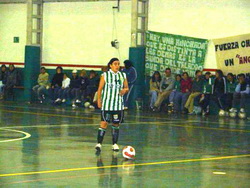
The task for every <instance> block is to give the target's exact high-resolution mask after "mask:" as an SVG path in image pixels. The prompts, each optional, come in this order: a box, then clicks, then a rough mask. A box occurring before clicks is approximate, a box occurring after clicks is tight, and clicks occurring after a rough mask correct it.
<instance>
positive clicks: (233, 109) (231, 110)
mask: <svg viewBox="0 0 250 188" xmlns="http://www.w3.org/2000/svg"><path fill="white" fill-rule="evenodd" d="M229 112H237V110H236V109H235V108H231V109H230V110H229Z"/></svg>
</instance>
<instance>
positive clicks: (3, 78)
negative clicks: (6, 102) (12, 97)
mask: <svg viewBox="0 0 250 188" xmlns="http://www.w3.org/2000/svg"><path fill="white" fill-rule="evenodd" d="M7 76H8V71H7V67H6V65H2V66H1V71H0V99H3V88H4V86H5V84H6V82H7Z"/></svg>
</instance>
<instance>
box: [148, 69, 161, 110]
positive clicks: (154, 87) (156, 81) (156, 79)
mask: <svg viewBox="0 0 250 188" xmlns="http://www.w3.org/2000/svg"><path fill="white" fill-rule="evenodd" d="M160 83H161V74H160V72H159V71H155V72H154V74H153V76H152V78H151V79H150V83H149V84H150V90H149V94H150V96H151V100H150V108H151V109H153V108H154V105H155V102H156V100H157V96H158V94H159V93H160Z"/></svg>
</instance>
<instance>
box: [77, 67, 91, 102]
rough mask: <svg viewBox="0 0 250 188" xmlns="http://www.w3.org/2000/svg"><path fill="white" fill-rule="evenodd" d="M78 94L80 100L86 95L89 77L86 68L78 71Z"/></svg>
mask: <svg viewBox="0 0 250 188" xmlns="http://www.w3.org/2000/svg"><path fill="white" fill-rule="evenodd" d="M80 84H81V86H80V95H79V96H78V100H79V101H80V102H81V101H82V100H84V99H85V98H86V97H87V87H88V85H89V78H88V75H87V72H86V70H84V69H82V71H81V73H80Z"/></svg>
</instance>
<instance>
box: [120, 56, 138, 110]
mask: <svg viewBox="0 0 250 188" xmlns="http://www.w3.org/2000/svg"><path fill="white" fill-rule="evenodd" d="M124 65H125V68H124V69H123V70H122V71H123V72H125V73H126V76H127V80H128V87H129V92H128V93H126V94H125V95H124V96H123V99H124V100H123V101H124V110H127V109H128V101H129V96H130V94H131V93H132V91H133V87H134V84H135V82H136V79H137V72H136V69H135V68H134V66H133V64H132V62H131V61H130V60H125V61H124Z"/></svg>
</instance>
